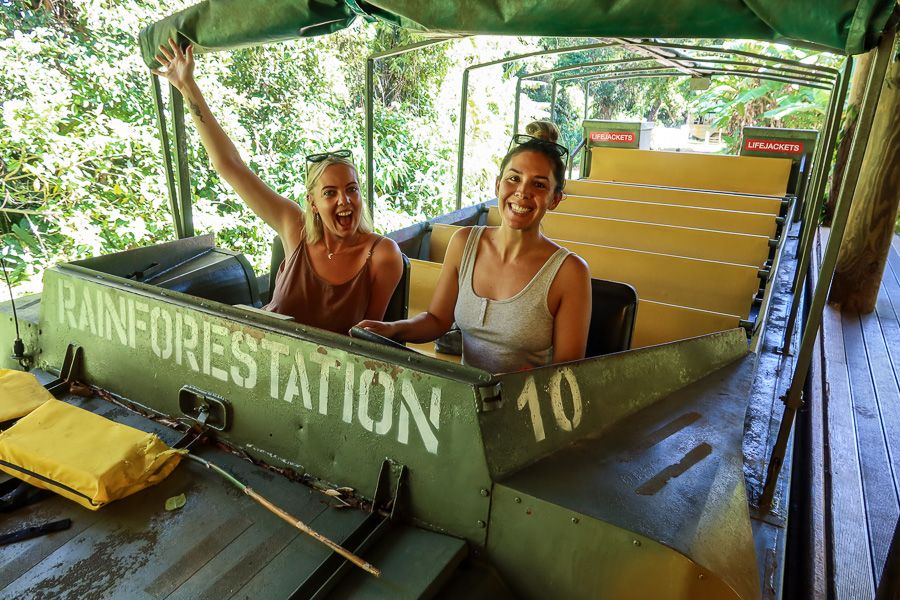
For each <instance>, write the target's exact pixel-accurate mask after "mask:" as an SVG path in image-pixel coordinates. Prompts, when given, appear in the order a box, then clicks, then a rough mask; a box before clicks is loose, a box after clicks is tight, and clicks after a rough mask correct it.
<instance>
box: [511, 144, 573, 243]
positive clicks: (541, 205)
mask: <svg viewBox="0 0 900 600" xmlns="http://www.w3.org/2000/svg"><path fill="white" fill-rule="evenodd" d="M556 184H557V181H556V177H555V176H554V174H553V163H552V162H551V161H550V159H549V158H548V157H547V156H546V155H544V154H543V153H541V152H535V151H530V150H526V151H524V152H519V153H518V154H515V155H514V156H513V157H512V158H510V159H509V162H508V163H507V165H506V168H504V169H503V172H502V173H501V174H500V177H499V178H498V179H497V186H496V193H497V200H498V208H499V209H500V218H501V219H502V221H503V224H504V225H507V226H508V227H511V228H512V229H520V230H528V229H533V228H536V227H538V226H539V225H540V223H541V219H543V218H544V214H545V213H546V212H547V211H548V210H553V209H554V208H556V207H557V206H558V205H559V202H560V200H562V193H561V192H557V191H555V189H556Z"/></svg>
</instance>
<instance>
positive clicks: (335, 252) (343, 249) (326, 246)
mask: <svg viewBox="0 0 900 600" xmlns="http://www.w3.org/2000/svg"><path fill="white" fill-rule="evenodd" d="M358 240H359V238H358V237H357V241H358ZM322 245H323V246H325V253H326V255H327V256H328V260H331V259H332V258H333V257H334V255H335V254H340V253H341V252H344V251H345V250H346V249H347V248H346V247H345V248H341V249H340V250H335V251H334V252H332V251H331V249H330V248H329V247H328V242H326V241H325V238H324V237H323V238H322ZM351 247H352V246H351Z"/></svg>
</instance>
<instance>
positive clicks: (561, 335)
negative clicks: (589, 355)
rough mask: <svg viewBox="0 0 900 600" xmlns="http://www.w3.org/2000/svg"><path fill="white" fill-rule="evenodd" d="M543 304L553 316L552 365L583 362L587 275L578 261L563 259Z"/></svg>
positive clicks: (588, 303)
mask: <svg viewBox="0 0 900 600" xmlns="http://www.w3.org/2000/svg"><path fill="white" fill-rule="evenodd" d="M547 300H548V304H549V305H550V309H551V312H552V313H553V362H554V363H561V362H568V361H570V360H578V359H581V358H584V354H585V351H586V349H587V337H588V328H589V327H590V324H591V272H590V269H589V268H588V266H587V264H586V263H585V262H584V260H583V259H582V258H581V257H579V256H576V255H574V254H570V255H569V256H568V257H567V258H566V260H565V262H564V263H563V265H562V267H560V269H559V272H558V273H557V274H556V278H555V279H554V280H553V284H552V285H551V286H550V293H549V294H548V298H547ZM554 308H555V310H554Z"/></svg>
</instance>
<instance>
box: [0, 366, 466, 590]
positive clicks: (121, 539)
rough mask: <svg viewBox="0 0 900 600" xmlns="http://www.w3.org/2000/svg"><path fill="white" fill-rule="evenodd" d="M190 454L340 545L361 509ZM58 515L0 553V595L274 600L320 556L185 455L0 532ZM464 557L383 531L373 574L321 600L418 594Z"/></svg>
mask: <svg viewBox="0 0 900 600" xmlns="http://www.w3.org/2000/svg"><path fill="white" fill-rule="evenodd" d="M42 375H43V376H44V378H47V379H49V378H50V376H49V374H46V373H44V374H42ZM64 400H66V401H68V402H71V403H73V404H75V405H78V406H81V407H83V408H86V409H88V410H91V411H92V412H95V413H97V414H101V415H104V416H106V417H108V418H111V419H113V420H115V421H117V422H120V423H125V424H127V425H131V426H134V427H136V428H138V429H142V430H145V431H152V432H154V433H157V434H158V435H159V436H160V437H161V438H162V439H163V441H165V442H167V443H169V444H174V443H175V442H176V441H177V440H178V438H179V437H180V436H181V434H180V433H179V432H177V431H175V430H174V429H170V428H168V427H166V426H164V425H162V424H159V423H156V422H154V421H152V420H150V419H148V418H145V417H143V416H141V415H139V414H136V413H134V412H131V411H130V410H127V409H125V408H123V407H120V406H118V405H116V404H113V403H110V402H108V401H107V400H104V399H101V398H97V397H94V398H88V399H85V398H81V397H77V396H72V395H69V396H66V397H65V398H64ZM98 451H102V449H98ZM196 453H197V454H198V455H201V456H203V457H204V458H206V459H207V460H210V461H212V462H214V463H216V464H218V465H220V466H221V467H223V468H225V469H226V470H227V471H229V472H230V473H232V474H233V475H234V476H236V477H237V478H238V479H240V480H242V481H243V482H245V483H246V484H248V485H250V487H252V488H253V489H254V490H255V491H257V492H259V493H260V494H262V495H263V496H265V497H266V498H268V499H269V500H271V501H272V502H274V503H275V504H277V505H278V506H280V507H282V508H284V509H285V510H287V511H288V512H289V513H291V514H292V515H293V516H295V517H297V518H298V519H300V520H302V521H304V522H305V523H307V524H308V525H310V526H311V527H312V528H314V529H316V530H317V531H319V532H320V533H322V534H323V535H325V536H326V537H329V538H330V539H332V540H335V541H338V542H341V541H342V540H343V539H344V538H345V537H346V536H348V535H349V534H350V533H351V532H352V531H353V530H354V529H356V528H357V527H358V526H360V524H361V523H362V522H363V520H364V519H365V518H366V517H367V515H368V514H369V513H368V512H366V511H364V510H360V509H357V508H337V507H336V505H338V504H339V503H338V502H336V501H335V500H334V499H332V498H330V497H329V496H327V495H325V494H323V493H321V492H319V491H317V490H315V489H313V488H311V487H309V486H307V485H304V484H302V483H300V482H296V481H291V480H290V479H288V478H286V477H284V476H282V475H281V474H278V473H274V472H271V471H268V470H266V469H264V468H262V467H259V466H256V465H254V464H252V463H251V462H249V461H247V460H244V459H243V458H241V457H239V456H236V455H234V454H232V453H230V452H228V451H226V450H223V449H221V448H218V447H214V446H203V447H201V448H199V449H198V450H197V452H196ZM376 476H377V474H373V478H374V477H376ZM0 477H5V476H3V475H2V474H0ZM179 494H184V495H185V496H186V499H187V502H186V504H185V505H184V507H183V508H181V509H180V510H174V511H166V510H165V503H166V500H167V499H168V498H170V497H173V496H177V495H179ZM64 518H69V519H71V521H72V526H71V528H70V529H67V530H65V531H60V532H56V533H51V534H48V535H44V536H42V537H37V538H34V539H31V540H27V541H22V542H17V543H14V544H10V545H6V546H0V597H3V598H35V599H39V598H185V599H188V598H189V599H192V600H193V599H201V598H209V599H211V600H222V599H224V598H286V597H290V596H291V595H292V594H293V593H294V592H295V590H297V588H298V586H300V585H301V584H302V583H304V581H305V580H306V579H307V578H308V577H310V576H311V575H312V574H313V572H314V571H315V570H316V568H317V567H319V565H320V564H321V563H322V562H323V561H324V560H325V559H326V558H328V557H329V556H330V555H331V552H330V550H328V549H327V548H325V547H324V546H322V545H321V544H319V543H318V542H316V541H314V540H313V539H312V538H310V537H308V536H306V535H304V534H302V533H300V532H299V531H297V530H296V529H294V528H292V527H291V526H290V525H288V524H286V523H285V522H283V521H281V520H280V519H279V518H277V517H276V516H275V515H273V514H271V513H270V512H268V511H266V510H264V509H263V508H262V507H261V506H259V505H257V504H256V503H254V502H253V501H252V500H251V499H250V498H249V497H247V496H245V495H244V494H243V493H242V492H241V491H240V490H238V489H237V488H235V487H234V486H232V485H231V484H229V483H227V482H226V481H225V480H224V479H223V478H222V477H220V476H218V475H216V474H215V473H213V472H212V471H210V470H208V469H206V468H204V467H203V466H202V465H200V464H198V463H195V462H193V461H186V460H185V461H182V463H181V464H180V465H179V466H178V467H177V468H176V469H175V471H174V472H173V473H172V474H171V475H170V476H169V477H168V478H167V479H165V480H164V481H163V482H161V483H159V484H158V485H156V486H154V487H151V488H149V489H147V490H144V491H142V492H139V493H136V494H134V495H132V496H129V497H127V498H125V499H122V500H119V501H116V502H113V503H110V504H109V505H107V506H104V507H102V508H101V509H99V510H97V511H91V510H88V509H86V508H83V507H81V506H80V505H78V504H76V503H74V502H71V501H69V500H66V499H64V498H62V497H60V496H55V495H54V496H51V497H49V498H46V499H44V500H41V501H39V502H37V503H35V504H32V505H30V506H27V507H24V508H20V509H18V510H17V511H15V512H11V513H5V514H3V515H2V516H0V533H7V532H10V531H15V530H19V529H22V528H24V527H28V526H32V525H36V524H39V523H45V522H48V521H55V520H58V519H64ZM466 555H467V549H466V544H465V542H464V541H462V540H459V539H456V538H452V537H449V536H445V535H440V534H437V533H432V532H428V531H425V530H423V529H419V528H416V527H413V526H409V525H399V524H396V525H395V524H392V525H391V526H390V527H389V528H388V529H387V531H386V533H384V535H383V536H382V537H381V538H379V539H378V540H377V541H376V542H375V543H374V545H373V546H372V547H371V548H369V549H368V550H367V551H366V554H365V556H366V558H367V560H369V561H370V562H372V563H373V564H375V565H376V566H377V567H379V568H380V569H382V571H383V576H382V577H381V578H380V579H376V578H374V577H372V576H370V575H368V574H366V573H364V572H362V571H361V570H360V569H358V568H356V567H352V568H349V569H347V568H345V569H343V571H342V573H341V574H340V575H341V576H340V577H339V579H338V581H337V583H336V585H335V586H334V587H333V588H331V593H332V597H346V596H351V595H352V596H354V597H382V598H400V597H419V596H421V595H428V594H431V593H433V592H435V591H437V590H438V589H440V587H441V586H442V585H443V583H444V582H446V581H447V579H448V578H449V577H450V575H451V574H452V573H453V571H454V570H455V569H456V567H457V566H458V565H459V564H460V562H461V561H463V559H464V558H465V557H466ZM345 564H346V563H345ZM328 574H329V573H328V572H327V571H326V575H328ZM321 575H322V571H320V572H319V573H318V574H317V577H318V578H319V579H321ZM302 595H303V596H306V595H307V594H302Z"/></svg>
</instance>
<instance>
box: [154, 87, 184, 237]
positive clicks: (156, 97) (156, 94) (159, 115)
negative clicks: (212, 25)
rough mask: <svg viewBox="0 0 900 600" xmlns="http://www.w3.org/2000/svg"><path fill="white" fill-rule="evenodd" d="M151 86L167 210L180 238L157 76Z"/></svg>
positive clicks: (163, 111)
mask: <svg viewBox="0 0 900 600" xmlns="http://www.w3.org/2000/svg"><path fill="white" fill-rule="evenodd" d="M150 82H151V84H152V86H153V107H154V108H155V109H156V124H157V126H158V127H159V142H160V145H161V147H162V155H163V167H164V168H165V171H166V172H165V175H166V187H167V188H168V190H169V210H170V211H171V212H172V222H173V224H174V225H175V237H176V238H177V239H179V240H180V239H182V238H183V237H184V231H183V230H182V228H181V209H180V207H179V206H178V189H177V188H176V187H175V173H174V171H173V170H172V148H171V147H170V146H169V130H168V128H167V127H166V112H165V107H164V105H163V99H162V89H161V88H160V85H159V78H158V77H157V76H156V75H153V74H151V75H150Z"/></svg>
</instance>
